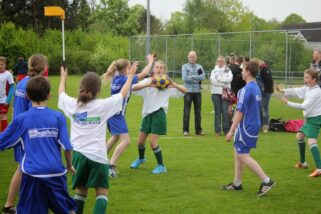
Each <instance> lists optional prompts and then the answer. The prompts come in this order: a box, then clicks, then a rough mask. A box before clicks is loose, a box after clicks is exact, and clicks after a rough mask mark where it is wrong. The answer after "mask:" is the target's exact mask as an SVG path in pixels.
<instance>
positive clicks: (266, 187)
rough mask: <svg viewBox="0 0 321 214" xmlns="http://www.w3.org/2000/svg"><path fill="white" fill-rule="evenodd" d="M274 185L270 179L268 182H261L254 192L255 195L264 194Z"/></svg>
mask: <svg viewBox="0 0 321 214" xmlns="http://www.w3.org/2000/svg"><path fill="white" fill-rule="evenodd" d="M274 185H275V182H274V181H273V180H272V179H270V182H269V183H266V184H265V183H262V184H261V186H260V189H259V191H258V192H257V193H256V196H262V195H264V194H266V193H267V192H268V191H270V190H271V189H272V188H273V187H274Z"/></svg>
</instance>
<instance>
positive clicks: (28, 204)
mask: <svg viewBox="0 0 321 214" xmlns="http://www.w3.org/2000/svg"><path fill="white" fill-rule="evenodd" d="M26 92H27V96H28V98H29V99H30V100H31V102H32V107H31V109H30V110H29V111H27V112H25V113H22V114H20V115H19V116H17V117H16V118H15V119H14V120H13V121H12V123H11V124H10V125H9V127H8V128H7V129H6V131H4V132H3V133H2V134H0V149H1V150H3V149H8V148H11V147H14V146H16V145H22V148H23V150H24V152H23V156H22V161H21V171H22V173H23V175H22V181H21V189H20V195H19V203H18V205H17V213H27V214H32V213H39V214H45V213H48V211H49V209H50V210H52V211H53V212H54V213H65V214H69V213H74V212H73V211H74V210H75V209H76V203H75V201H74V200H73V199H72V198H71V197H70V196H69V194H68V189H67V179H66V173H67V170H68V171H70V172H71V173H75V170H74V168H73V166H72V163H71V152H72V147H71V144H70V141H69V138H68V129H67V125H66V120H65V117H64V116H63V114H62V113H60V112H58V111H54V110H52V109H49V108H48V107H47V100H48V99H49V93H50V84H49V82H48V80H46V79H45V78H44V77H41V76H39V77H34V78H32V79H31V80H30V81H29V82H28V84H27V86H26ZM61 148H62V149H63V150H65V158H66V164H67V169H66V168H65V167H64V165H63V162H62V158H61V153H60V152H61Z"/></svg>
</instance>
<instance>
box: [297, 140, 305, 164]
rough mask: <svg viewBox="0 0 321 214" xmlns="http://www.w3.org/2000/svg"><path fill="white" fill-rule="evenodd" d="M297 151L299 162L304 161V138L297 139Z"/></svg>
mask: <svg viewBox="0 0 321 214" xmlns="http://www.w3.org/2000/svg"><path fill="white" fill-rule="evenodd" d="M298 145H299V152H300V163H304V162H305V142H304V140H298Z"/></svg>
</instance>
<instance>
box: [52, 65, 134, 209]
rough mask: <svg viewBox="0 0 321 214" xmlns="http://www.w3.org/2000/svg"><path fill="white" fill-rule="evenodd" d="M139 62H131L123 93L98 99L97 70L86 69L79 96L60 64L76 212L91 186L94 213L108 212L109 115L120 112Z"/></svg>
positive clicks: (61, 93)
mask: <svg viewBox="0 0 321 214" xmlns="http://www.w3.org/2000/svg"><path fill="white" fill-rule="evenodd" d="M137 66H138V63H134V64H133V65H132V66H131V69H130V72H129V74H128V77H127V80H126V83H125V85H124V86H123V87H122V89H121V91H120V93H118V94H115V95H113V96H111V97H110V98H106V99H98V98H97V96H98V94H99V93H100V88H101V79H100V77H99V76H98V74H96V73H94V72H88V73H86V74H85V75H84V76H83V78H82V79H81V81H80V86H79V95H78V98H73V97H70V96H68V95H67V94H66V92H65V91H66V90H65V84H66V80H67V69H64V68H63V67H61V80H60V85H59V101H58V107H59V108H60V109H61V110H63V112H64V113H65V115H66V116H67V117H68V118H69V119H70V124H71V130H70V139H71V144H72V146H73V147H74V153H73V157H72V163H73V165H74V166H75V168H76V174H75V176H73V179H72V188H73V189H76V194H75V197H74V198H75V201H76V203H77V207H78V209H77V213H83V210H84V204H85V200H86V197H87V193H88V188H95V189H96V202H95V205H94V213H95V214H98V213H106V209H107V204H108V187H109V183H108V177H109V176H108V171H109V169H108V168H109V167H108V159H107V146H106V129H107V123H106V121H107V119H109V118H110V117H111V116H113V115H114V114H116V113H118V112H120V111H121V110H122V107H123V105H122V104H123V102H124V98H125V97H126V95H127V94H128V92H129V90H130V86H131V83H132V81H133V76H134V74H135V72H136V70H137Z"/></svg>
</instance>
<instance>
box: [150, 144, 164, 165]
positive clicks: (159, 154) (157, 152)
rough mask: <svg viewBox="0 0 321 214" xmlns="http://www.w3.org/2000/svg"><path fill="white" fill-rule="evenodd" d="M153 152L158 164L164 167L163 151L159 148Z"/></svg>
mask: <svg viewBox="0 0 321 214" xmlns="http://www.w3.org/2000/svg"><path fill="white" fill-rule="evenodd" d="M153 152H154V154H155V157H156V160H157V163H158V164H160V165H162V166H164V164H163V156H162V150H161V149H160V148H159V146H157V147H156V148H155V149H153Z"/></svg>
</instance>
